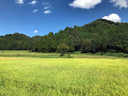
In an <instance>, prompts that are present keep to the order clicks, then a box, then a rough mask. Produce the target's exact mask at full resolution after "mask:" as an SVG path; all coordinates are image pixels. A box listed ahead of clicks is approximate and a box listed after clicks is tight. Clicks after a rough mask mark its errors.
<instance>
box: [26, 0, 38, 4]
mask: <svg viewBox="0 0 128 96" xmlns="http://www.w3.org/2000/svg"><path fill="white" fill-rule="evenodd" d="M36 3H38V2H37V1H36V0H33V1H32V2H29V3H28V4H32V5H35V4H36Z"/></svg>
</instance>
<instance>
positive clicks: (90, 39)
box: [0, 19, 128, 53]
mask: <svg viewBox="0 0 128 96" xmlns="http://www.w3.org/2000/svg"><path fill="white" fill-rule="evenodd" d="M62 43H64V44H67V45H68V46H69V48H70V49H69V52H73V51H81V52H83V53H86V52H91V53H95V52H124V53H128V23H119V22H117V23H115V22H112V21H109V20H105V19H97V20H95V21H93V22H91V23H89V24H85V25H83V26H74V28H71V27H66V28H65V29H64V30H60V31H59V32H58V33H55V34H53V32H50V33H49V34H48V35H45V36H34V37H32V38H30V37H28V36H25V35H24V34H19V33H15V34H7V35H5V36H0V50H1V49H2V50H5V49H7V50H26V49H30V50H31V51H37V52H55V51H56V50H57V46H58V45H59V44H62Z"/></svg>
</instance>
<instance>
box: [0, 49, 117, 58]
mask: <svg viewBox="0 0 128 96" xmlns="http://www.w3.org/2000/svg"><path fill="white" fill-rule="evenodd" d="M68 55H69V54H68V53H67V54H65V55H64V56H63V57H60V53H56V52H55V53H39V52H28V51H27V50H25V51H23V50H21V51H19V50H3V53H0V57H34V58H69V57H70V58H118V57H115V56H105V55H97V54H93V55H92V54H88V53H87V54H85V53H82V54H81V53H80V51H77V52H73V53H71V54H70V56H68Z"/></svg>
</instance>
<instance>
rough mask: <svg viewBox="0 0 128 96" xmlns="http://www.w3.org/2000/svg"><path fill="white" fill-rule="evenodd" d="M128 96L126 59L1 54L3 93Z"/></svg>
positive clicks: (14, 95)
mask: <svg viewBox="0 0 128 96" xmlns="http://www.w3.org/2000/svg"><path fill="white" fill-rule="evenodd" d="M36 95H37V96H128V60H127V59H80V58H70V59H68V58H46V59H43V58H23V57H22V58H20V57H18V58H17V57H0V96H36Z"/></svg>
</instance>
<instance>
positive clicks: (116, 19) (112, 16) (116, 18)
mask: <svg viewBox="0 0 128 96" xmlns="http://www.w3.org/2000/svg"><path fill="white" fill-rule="evenodd" d="M102 19H106V20H110V21H113V22H121V18H120V17H119V16H118V15H117V14H114V13H113V14H110V15H109V16H104V17H103V18H102Z"/></svg>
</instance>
